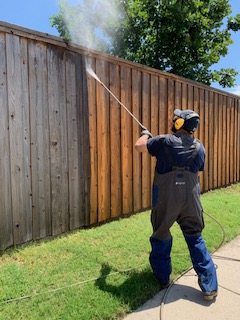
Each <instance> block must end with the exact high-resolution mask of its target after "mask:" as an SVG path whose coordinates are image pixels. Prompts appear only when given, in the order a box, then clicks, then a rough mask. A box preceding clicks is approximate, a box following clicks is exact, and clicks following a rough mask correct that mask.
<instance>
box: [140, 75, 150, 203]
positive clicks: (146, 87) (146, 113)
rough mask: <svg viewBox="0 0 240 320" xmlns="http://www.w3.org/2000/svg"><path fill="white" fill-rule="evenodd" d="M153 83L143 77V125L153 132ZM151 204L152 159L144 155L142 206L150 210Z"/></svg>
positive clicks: (145, 76) (146, 76) (147, 76)
mask: <svg viewBox="0 0 240 320" xmlns="http://www.w3.org/2000/svg"><path fill="white" fill-rule="evenodd" d="M150 93H151V83H150V75H149V74H143V75H142V123H143V125H144V126H145V127H146V128H149V130H151V128H150V126H151V108H150V106H151V99H150ZM150 203H151V158H150V156H149V155H148V154H146V153H144V154H142V206H143V208H148V207H149V205H150Z"/></svg>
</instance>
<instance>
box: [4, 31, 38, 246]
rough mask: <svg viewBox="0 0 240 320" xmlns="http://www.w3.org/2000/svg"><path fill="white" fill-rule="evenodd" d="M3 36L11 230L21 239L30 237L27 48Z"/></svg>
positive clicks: (22, 240) (15, 40)
mask: <svg viewBox="0 0 240 320" xmlns="http://www.w3.org/2000/svg"><path fill="white" fill-rule="evenodd" d="M6 40H7V41H6V49H7V56H8V61H9V62H8V64H7V81H8V106H9V115H10V122H9V132H10V154H11V180H12V182H11V187H12V190H11V194H12V208H13V221H14V226H13V227H14V229H13V233H14V241H15V242H17V243H23V242H26V241H28V240H30V239H31V238H32V203H31V180H30V171H29V170H30V146H29V141H30V139H29V106H28V101H27V100H26V99H27V94H28V87H27V83H28V81H27V77H26V72H27V70H26V67H27V65H25V64H26V61H27V51H26V41H24V39H19V38H18V37H16V36H12V35H6ZM16 137H18V139H16Z"/></svg>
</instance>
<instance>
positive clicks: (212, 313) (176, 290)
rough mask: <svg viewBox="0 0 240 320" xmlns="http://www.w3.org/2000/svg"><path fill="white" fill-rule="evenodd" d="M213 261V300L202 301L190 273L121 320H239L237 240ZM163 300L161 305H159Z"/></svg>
mask: <svg viewBox="0 0 240 320" xmlns="http://www.w3.org/2000/svg"><path fill="white" fill-rule="evenodd" d="M212 257H213V260H214V263H215V264H216V266H217V274H218V283H219V290H218V296H217V298H216V299H214V300H213V301H204V300H203V296H202V292H201V291H200V288H199V286H198V283H197V276H196V273H195V271H194V270H193V269H192V270H191V271H189V272H188V273H186V274H185V275H184V276H182V277H181V278H180V279H179V280H178V281H176V282H175V283H174V284H173V285H172V286H171V287H170V288H169V289H165V290H162V291H160V292H159V293H158V294H157V295H156V296H155V297H153V299H151V300H149V301H147V302H146V303H145V304H144V305H143V306H142V307H140V308H139V309H138V310H136V311H135V312H133V313H132V314H129V315H128V316H127V317H125V319H124V320H172V319H178V320H202V319H209V320H237V319H239V317H240V236H239V237H238V238H236V239H235V240H233V241H231V242H230V243H228V244H226V245H225V246H223V247H222V248H220V249H219V250H218V251H217V252H215V253H214V254H213V256H212ZM234 259H235V260H234ZM237 260H238V261H237ZM166 290H167V292H166ZM165 293H166V294H165ZM163 298H164V301H162V300H163Z"/></svg>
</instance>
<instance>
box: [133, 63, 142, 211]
mask: <svg viewBox="0 0 240 320" xmlns="http://www.w3.org/2000/svg"><path fill="white" fill-rule="evenodd" d="M141 88H142V74H141V72H140V71H138V70H134V69H133V70H132V113H133V114H134V116H135V117H136V118H137V119H138V120H139V121H140V122H141V121H142V117H141V103H142V101H141V92H142V90H141ZM141 130H142V128H141V127H140V126H139V124H138V123H137V122H136V121H133V145H135V142H136V141H137V139H138V138H139V137H140V133H141ZM141 172H142V157H141V154H140V153H139V152H137V151H135V150H134V152H133V211H134V212H137V211H140V210H141V209H142V186H141V181H142V174H141Z"/></svg>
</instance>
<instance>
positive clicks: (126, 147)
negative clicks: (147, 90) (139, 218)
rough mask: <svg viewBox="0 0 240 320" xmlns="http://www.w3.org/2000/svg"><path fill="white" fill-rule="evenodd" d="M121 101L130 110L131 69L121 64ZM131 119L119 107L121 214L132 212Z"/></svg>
mask: <svg viewBox="0 0 240 320" xmlns="http://www.w3.org/2000/svg"><path fill="white" fill-rule="evenodd" d="M120 81H121V102H122V103H123V104H124V105H125V106H126V108H127V109H128V110H129V111H130V112H132V95H131V90H129V88H131V82H132V78H131V69H130V68H128V67H124V66H121V71H120ZM133 121H134V120H133V119H132V117H131V116H130V115H129V113H128V112H127V111H126V110H125V109H124V108H121V166H122V172H121V175H122V177H121V178H122V214H127V213H130V212H133V150H134V149H133V141H132V132H133Z"/></svg>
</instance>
